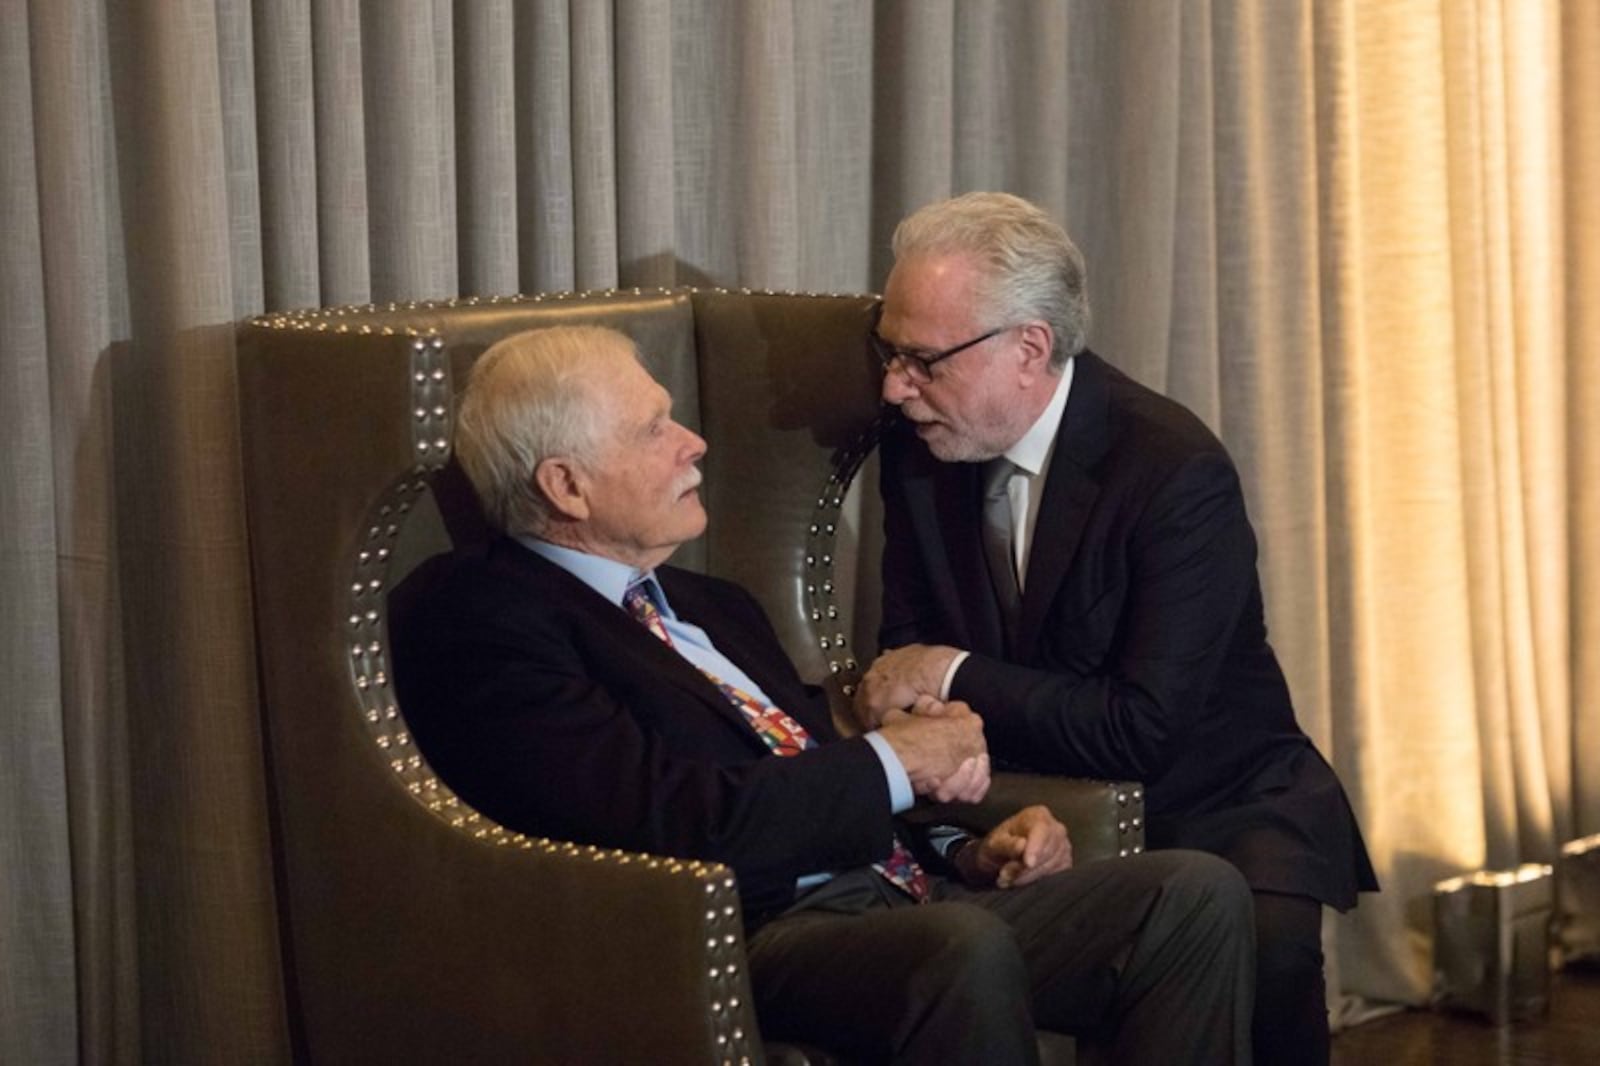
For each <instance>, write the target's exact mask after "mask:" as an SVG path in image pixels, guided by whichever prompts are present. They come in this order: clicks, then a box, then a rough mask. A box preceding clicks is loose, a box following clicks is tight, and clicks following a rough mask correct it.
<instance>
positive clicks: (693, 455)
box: [678, 425, 706, 463]
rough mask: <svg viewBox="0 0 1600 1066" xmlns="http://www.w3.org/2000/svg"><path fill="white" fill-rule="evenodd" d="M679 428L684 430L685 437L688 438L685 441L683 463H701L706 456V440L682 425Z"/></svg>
mask: <svg viewBox="0 0 1600 1066" xmlns="http://www.w3.org/2000/svg"><path fill="white" fill-rule="evenodd" d="M678 428H679V429H681V430H683V432H684V435H685V436H686V437H687V438H688V439H687V440H685V441H684V457H683V461H684V462H686V463H697V462H699V461H700V459H701V457H702V456H704V455H705V454H706V439H705V438H704V437H702V436H701V435H700V434H698V433H696V432H695V431H694V430H692V429H690V428H689V427H688V426H684V425H680V426H679V427H678Z"/></svg>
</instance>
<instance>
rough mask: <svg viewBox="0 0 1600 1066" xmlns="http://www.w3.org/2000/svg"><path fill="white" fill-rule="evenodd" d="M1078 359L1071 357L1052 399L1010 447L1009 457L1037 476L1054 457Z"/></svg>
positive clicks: (1057, 381)
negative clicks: (1058, 431) (1051, 457)
mask: <svg viewBox="0 0 1600 1066" xmlns="http://www.w3.org/2000/svg"><path fill="white" fill-rule="evenodd" d="M1077 362H1078V361H1077V360H1076V359H1068V360H1067V365H1066V366H1064V367H1062V368H1061V373H1060V374H1059V375H1058V376H1057V377H1056V391H1055V392H1054V393H1053V394H1052V395H1051V397H1050V402H1049V403H1048V404H1046V405H1045V409H1044V410H1043V411H1042V412H1040V414H1039V417H1038V418H1037V419H1035V420H1034V423H1033V425H1031V426H1029V427H1028V432H1026V433H1024V434H1023V435H1022V439H1021V440H1019V441H1017V443H1015V444H1013V445H1012V446H1011V447H1009V448H1007V449H1006V458H1007V459H1010V460H1011V461H1012V462H1013V463H1016V464H1017V465H1018V466H1020V467H1021V468H1022V469H1023V470H1026V471H1027V472H1028V473H1029V474H1030V475H1032V476H1037V475H1038V474H1039V472H1040V471H1041V470H1043V469H1044V464H1045V460H1046V459H1047V458H1049V456H1050V445H1051V444H1053V443H1055V439H1056V431H1057V430H1058V429H1060V428H1061V413H1062V412H1063V411H1065V410H1066V409H1067V394H1068V393H1069V392H1071V391H1072V368H1073V366H1074V365H1076V364H1077Z"/></svg>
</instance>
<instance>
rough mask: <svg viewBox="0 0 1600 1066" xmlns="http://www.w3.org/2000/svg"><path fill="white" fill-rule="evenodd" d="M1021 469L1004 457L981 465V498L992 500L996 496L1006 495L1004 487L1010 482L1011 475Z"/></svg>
mask: <svg viewBox="0 0 1600 1066" xmlns="http://www.w3.org/2000/svg"><path fill="white" fill-rule="evenodd" d="M1020 469H1021V467H1019V466H1017V464H1016V463H1013V462H1012V461H1011V460H1010V459H1007V458H1006V457H1005V456H1003V455H1002V456H1000V457H999V458H997V459H990V460H989V461H988V462H986V463H984V464H983V496H984V499H988V500H992V499H994V498H996V497H998V496H1004V495H1006V487H1007V485H1009V484H1010V482H1011V475H1012V474H1015V473H1016V472H1017V471H1018V470H1020Z"/></svg>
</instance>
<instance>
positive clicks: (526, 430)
mask: <svg viewBox="0 0 1600 1066" xmlns="http://www.w3.org/2000/svg"><path fill="white" fill-rule="evenodd" d="M607 352H615V353H626V354H627V355H629V356H631V357H632V358H634V359H638V357H639V354H638V351H637V349H635V347H634V344H633V342H632V341H631V340H629V339H628V338H627V337H626V336H624V335H623V334H621V333H618V332H617V331H616V330H613V329H606V328H604V327H601V326H556V327H552V328H549V329H535V330H527V331H525V332H522V333H515V334H512V335H511V336H509V337H506V338H504V339H502V340H499V341H496V342H495V343H494V344H492V345H490V347H489V349H488V350H487V351H485V352H484V353H483V355H481V356H480V357H479V358H478V361H477V362H476V363H475V364H473V367H472V373H471V375H470V376H469V377H468V379H467V387H466V389H465V390H464V391H463V392H462V395H461V399H460V402H459V403H458V404H457V407H456V424H455V454H456V459H457V460H458V461H459V462H460V463H461V469H462V470H463V471H465V472H466V475H467V480H468V481H470V482H472V488H473V491H474V492H476V493H477V495H478V502H479V504H481V505H482V507H483V512H484V517H485V518H487V519H488V521H489V524H490V525H492V526H494V527H495V528H496V529H498V530H500V531H501V532H504V533H538V532H539V531H540V530H542V529H543V528H544V526H545V523H546V522H547V521H548V520H549V518H550V503H549V501H548V500H547V499H545V496H544V494H543V493H542V492H541V491H540V490H539V487H538V486H537V485H536V484H534V480H533V475H534V471H535V470H537V469H538V467H539V464H540V463H541V462H543V461H544V460H545V459H547V458H550V457H552V456H570V457H572V458H574V459H576V460H578V461H579V462H581V463H592V462H593V461H594V457H595V454H596V453H597V451H598V450H599V447H600V445H601V443H602V441H601V436H602V434H603V432H604V420H603V417H602V415H603V411H604V406H603V405H604V397H603V395H602V394H601V392H600V391H599V389H598V386H599V384H600V382H599V381H598V379H597V377H596V375H595V374H594V373H593V372H592V369H591V368H592V364H593V362H594V360H595V358H596V357H597V356H601V355H603V354H605V353H607Z"/></svg>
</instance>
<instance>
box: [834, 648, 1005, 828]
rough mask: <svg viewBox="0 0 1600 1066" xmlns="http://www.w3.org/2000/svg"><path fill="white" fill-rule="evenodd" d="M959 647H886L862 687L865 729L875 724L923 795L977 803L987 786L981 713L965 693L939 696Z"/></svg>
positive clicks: (859, 697) (858, 711)
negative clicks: (965, 699) (962, 696)
mask: <svg viewBox="0 0 1600 1066" xmlns="http://www.w3.org/2000/svg"><path fill="white" fill-rule="evenodd" d="M956 654H957V653H956V650H955V649H954V648H944V647H932V646H929V645H921V644H915V645H911V646H909V647H905V648H896V649H894V650H893V651H888V652H885V653H884V654H882V655H880V656H879V657H878V659H877V661H876V662H874V663H873V664H872V667H871V668H870V669H869V670H868V671H867V674H866V676H865V677H864V678H863V679H862V681H861V686H860V688H859V689H858V690H857V691H856V697H855V705H854V711H855V716H856V722H857V724H858V725H860V727H861V728H862V729H876V730H877V731H878V733H879V735H880V736H882V737H883V739H884V740H886V741H888V743H889V746H890V747H892V748H893V749H894V753H895V754H896V755H897V756H899V757H900V762H901V765H903V766H904V767H905V769H906V774H907V776H909V777H910V778H911V788H912V790H913V791H914V792H915V793H916V794H917V795H919V796H925V797H928V798H930V799H933V800H936V801H938V802H940V803H977V802H978V801H979V800H981V799H983V797H984V795H985V794H987V793H988V791H989V746H988V744H987V743H986V742H985V741H984V739H983V719H982V718H980V717H978V716H977V715H976V714H974V713H973V711H972V708H971V707H969V706H967V705H966V704H965V703H962V702H960V701H951V702H948V703H946V702H943V701H941V700H940V699H939V698H938V694H939V692H940V689H941V688H942V687H943V682H944V675H945V673H946V671H948V669H949V666H950V663H951V661H952V660H953V659H954V657H955V655H956Z"/></svg>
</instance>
